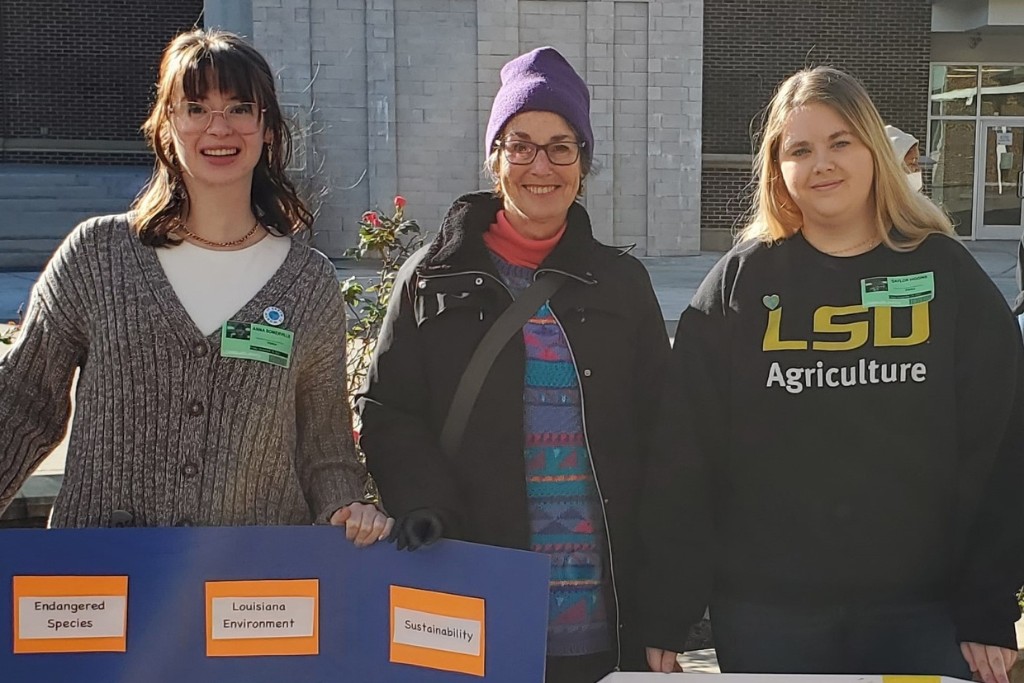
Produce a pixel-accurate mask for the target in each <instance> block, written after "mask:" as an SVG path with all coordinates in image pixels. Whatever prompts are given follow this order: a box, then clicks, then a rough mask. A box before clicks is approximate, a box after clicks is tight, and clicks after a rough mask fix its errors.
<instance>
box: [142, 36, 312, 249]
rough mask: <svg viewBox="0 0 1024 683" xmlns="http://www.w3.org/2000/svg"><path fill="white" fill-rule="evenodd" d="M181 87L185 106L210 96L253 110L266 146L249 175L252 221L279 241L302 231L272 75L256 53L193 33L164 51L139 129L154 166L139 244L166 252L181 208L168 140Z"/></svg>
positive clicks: (287, 135) (303, 216)
mask: <svg viewBox="0 0 1024 683" xmlns="http://www.w3.org/2000/svg"><path fill="white" fill-rule="evenodd" d="M179 85H180V86H181V89H182V91H183V92H184V94H185V98H186V99H188V100H198V99H201V98H202V97H203V96H205V95H206V93H207V92H208V91H209V90H211V89H219V90H222V91H224V92H230V93H232V94H233V95H234V96H235V97H238V98H241V99H243V100H248V101H252V102H256V103H257V104H258V105H259V107H260V108H261V109H262V110H263V125H264V127H265V129H266V131H267V132H268V133H269V138H270V142H269V143H267V144H265V145H263V151H262V153H261V154H260V159H259V162H258V163H257V164H256V168H255V169H254V170H253V177H252V194H251V200H250V201H251V205H252V210H253V213H254V214H255V215H256V216H257V217H258V218H259V219H260V221H261V222H262V223H263V224H264V225H265V226H267V227H268V228H269V229H271V230H272V231H273V232H275V233H277V234H281V235H287V234H292V233H297V232H299V231H301V230H305V229H307V228H309V227H310V225H312V223H313V214H312V213H311V212H310V211H309V209H308V208H306V205H305V204H304V203H303V202H302V200H301V199H300V198H299V196H298V193H297V192H296V190H295V186H294V185H293V184H292V182H291V180H289V178H288V175H287V174H286V173H285V167H286V166H287V165H288V163H289V161H290V160H291V132H290V131H289V129H288V124H287V122H286V120H285V118H284V116H283V114H282V111H281V105H280V104H279V103H278V101H277V94H276V92H275V88H274V75H273V73H272V72H271V70H270V66H269V65H268V64H267V61H266V60H265V59H264V58H263V55H261V54H260V53H259V52H257V51H256V49H255V48H253V47H252V46H251V45H249V44H248V43H246V42H245V41H244V40H242V39H241V38H239V37H238V36H236V35H235V34H233V33H228V32H226V31H218V30H203V29H198V30H195V31H189V32H187V33H182V34H181V35H179V36H177V37H176V38H174V39H173V40H172V41H171V42H170V43H169V44H168V45H167V48H166V49H165V50H164V54H163V59H162V60H161V62H160V76H159V79H158V80H157V87H156V101H155V102H154V103H153V109H152V111H150V114H149V118H147V119H146V122H145V123H144V124H143V125H142V132H143V134H144V135H145V136H146V141H147V142H148V143H149V146H150V147H151V148H152V149H153V153H154V154H155V156H156V162H155V164H154V165H153V175H152V176H151V177H150V179H149V183H148V184H147V185H146V187H145V188H144V189H143V191H142V193H141V194H140V195H139V197H138V199H136V200H135V204H134V205H133V206H132V209H133V210H134V220H133V227H134V228H135V230H136V232H138V234H139V238H140V239H141V240H142V242H143V243H144V244H148V245H150V246H155V247H159V246H173V245H175V244H177V242H176V241H174V240H172V239H169V238H168V234H169V233H170V232H171V231H172V230H173V229H174V228H175V227H176V226H177V221H178V219H180V218H184V217H185V216H183V215H182V214H183V213H184V212H185V211H187V207H188V190H187V188H186V187H185V183H184V180H183V179H182V171H181V166H180V164H179V162H178V159H177V157H176V156H175V152H174V142H173V140H172V137H171V131H170V126H171V121H170V111H171V106H172V105H173V104H174V103H173V102H172V99H173V97H174V94H175V92H176V90H177V87H178V86H179Z"/></svg>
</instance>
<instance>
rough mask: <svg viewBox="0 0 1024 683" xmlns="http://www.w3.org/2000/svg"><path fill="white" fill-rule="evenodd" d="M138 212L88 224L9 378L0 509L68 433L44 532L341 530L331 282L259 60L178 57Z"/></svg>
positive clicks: (339, 386)
mask: <svg viewBox="0 0 1024 683" xmlns="http://www.w3.org/2000/svg"><path fill="white" fill-rule="evenodd" d="M143 131H144V133H145V135H146V138H147V139H148V141H149V144H150V146H151V147H152V149H153V151H154V153H155V155H156V163H155V165H154V169H153V175H152V178H151V179H150V181H149V184H148V185H147V186H146V188H145V189H144V190H143V192H142V194H141V195H140V196H139V198H138V199H137V200H136V202H135V206H134V207H133V210H132V211H131V212H130V213H127V214H124V215H117V216H106V217H101V218H94V219H91V220H88V221H86V222H85V223H83V224H81V225H79V226H78V227H77V228H76V229H75V230H74V231H73V232H72V233H71V235H70V236H69V237H68V238H67V240H65V242H64V243H63V244H62V245H61V247H60V249H59V250H58V251H57V253H56V254H55V255H54V257H53V259H52V260H51V261H50V263H49V264H48V265H47V267H46V270H45V271H44V272H43V274H42V276H41V277H40V279H39V281H38V283H37V284H36V286H35V288H34V290H33V293H32V300H31V305H30V307H29V311H28V314H27V317H26V321H25V325H24V330H23V332H22V334H21V336H20V338H19V340H18V343H17V345H16V346H15V347H14V348H13V349H12V350H11V352H10V353H9V354H8V355H7V356H6V358H4V359H3V361H0V424H3V426H4V428H3V430H0V510H2V509H4V508H5V507H6V506H7V505H8V504H9V503H10V502H11V500H12V499H13V497H14V495H15V493H16V492H17V491H18V489H19V487H20V486H21V485H22V483H24V481H25V479H26V478H27V477H28V476H29V475H30V474H31V472H32V471H33V470H34V469H35V468H36V466H38V465H39V463H40V461H41V460H42V459H43V458H44V457H45V456H46V455H47V454H48V453H49V452H50V451H51V450H52V449H53V448H54V446H55V445H56V444H57V443H58V442H59V441H60V439H61V437H62V436H63V434H64V432H65V429H66V428H67V425H68V422H69V413H70V410H71V401H70V391H71V386H72V380H73V377H74V375H75V372H76V371H78V373H79V377H78V385H77V391H76V394H75V411H74V421H73V423H72V424H71V439H70V444H69V447H68V454H67V466H66V472H65V475H64V481H63V485H62V487H61V490H60V493H59V494H58V496H57V499H56V502H55V504H54V507H53V512H52V517H51V520H50V522H51V525H53V526H56V527H89V526H115V525H116V526H124V525H133V526H168V525H180V526H187V525H243V524H308V523H314V522H317V523H332V524H339V525H344V526H345V527H346V531H347V535H348V537H349V538H350V539H352V540H353V541H354V542H355V543H356V544H357V545H368V544H370V543H373V542H374V541H376V540H378V539H381V538H383V537H385V536H386V535H387V534H388V532H389V531H390V523H391V520H389V519H388V518H387V517H386V515H384V514H383V513H381V512H380V511H379V510H377V508H376V507H375V506H374V505H372V504H370V503H367V502H364V483H365V471H364V468H363V466H362V465H361V464H360V463H359V461H358V459H357V458H356V454H355V449H354V445H353V441H352V429H351V413H350V409H349V403H348V397H347V396H346V389H345V387H346V383H345V348H344V341H345V313H344V310H345V306H344V302H343V301H342V298H341V295H340V292H339V288H338V283H337V279H336V276H335V271H334V268H333V267H332V265H331V264H330V262H329V261H327V259H325V258H324V257H323V256H322V255H321V254H319V253H318V252H316V251H314V250H313V249H311V248H310V247H309V246H307V245H306V244H304V243H303V241H302V239H301V236H302V235H303V233H305V232H307V231H308V229H309V227H310V224H311V223H312V219H313V216H312V214H311V213H310V212H309V210H308V209H307V208H306V207H305V206H304V205H303V203H302V202H301V201H300V199H299V198H298V196H297V195H296V192H295V189H294V187H293V186H292V183H291V182H290V181H289V180H288V177H287V175H286V174H285V166H286V165H287V163H288V160H289V157H290V136H289V131H288V127H287V125H286V123H285V121H284V118H283V116H282V112H281V108H280V105H279V104H278V102H277V97H276V94H275V91H274V78H273V74H272V72H271V70H270V68H269V66H268V65H267V63H266V61H265V60H264V59H263V57H262V56H261V55H260V54H259V53H258V52H257V51H256V50H254V49H253V48H252V47H250V46H249V45H247V44H246V43H245V42H243V41H242V40H241V39H239V38H238V37H237V36H234V35H232V34H229V33H224V32H219V31H193V32H191V33H186V34H183V35H180V36H178V37H177V38H175V39H174V40H173V41H171V43H170V44H169V45H168V46H167V48H166V50H165V52H164V55H163V61H162V63H161V66H160V76H159V82H158V83H157V95H156V102H155V104H154V106H153V109H152V111H151V113H150V115H149V118H148V119H147V120H146V122H145V124H144V126H143Z"/></svg>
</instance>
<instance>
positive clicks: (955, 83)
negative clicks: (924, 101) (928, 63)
mask: <svg viewBox="0 0 1024 683" xmlns="http://www.w3.org/2000/svg"><path fill="white" fill-rule="evenodd" d="M931 103H932V116H974V115H975V114H977V111H978V67H976V66H951V65H946V64H933V65H932V79H931Z"/></svg>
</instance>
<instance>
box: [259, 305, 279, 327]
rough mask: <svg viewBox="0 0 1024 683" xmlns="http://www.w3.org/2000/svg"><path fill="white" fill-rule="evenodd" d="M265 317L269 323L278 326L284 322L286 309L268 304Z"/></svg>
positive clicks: (264, 311) (264, 313) (264, 310)
mask: <svg viewBox="0 0 1024 683" xmlns="http://www.w3.org/2000/svg"><path fill="white" fill-rule="evenodd" d="M263 319H264V320H266V321H267V324H268V325H273V326H274V327H278V326H280V325H283V324H284V311H282V310H281V309H280V308H278V307H277V306H267V307H266V308H264V309H263Z"/></svg>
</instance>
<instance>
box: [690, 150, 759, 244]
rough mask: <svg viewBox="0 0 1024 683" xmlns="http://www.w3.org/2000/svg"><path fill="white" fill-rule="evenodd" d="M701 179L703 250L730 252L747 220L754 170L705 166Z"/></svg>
mask: <svg viewBox="0 0 1024 683" xmlns="http://www.w3.org/2000/svg"><path fill="white" fill-rule="evenodd" d="M701 180H702V182H701V188H700V205H701V249H703V250H706V251H727V250H728V249H729V248H730V247H731V246H732V243H733V238H734V237H735V236H736V233H738V232H739V230H740V229H741V228H742V227H743V225H744V222H745V221H744V217H745V215H746V211H747V209H748V207H749V198H750V196H751V193H752V192H753V186H752V185H751V180H750V171H748V170H746V169H737V168H709V167H708V166H705V167H704V173H703V176H702V179H701Z"/></svg>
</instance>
